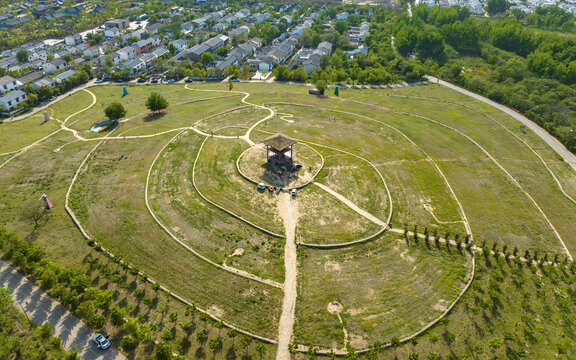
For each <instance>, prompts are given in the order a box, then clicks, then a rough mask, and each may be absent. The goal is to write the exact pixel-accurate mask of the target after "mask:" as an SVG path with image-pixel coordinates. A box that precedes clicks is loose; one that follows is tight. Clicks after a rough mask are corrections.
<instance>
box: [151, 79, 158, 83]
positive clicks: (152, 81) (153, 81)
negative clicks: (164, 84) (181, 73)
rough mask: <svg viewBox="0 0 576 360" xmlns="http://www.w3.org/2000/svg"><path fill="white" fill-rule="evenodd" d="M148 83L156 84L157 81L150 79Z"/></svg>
mask: <svg viewBox="0 0 576 360" xmlns="http://www.w3.org/2000/svg"><path fill="white" fill-rule="evenodd" d="M150 83H151V84H158V79H156V78H152V79H150Z"/></svg>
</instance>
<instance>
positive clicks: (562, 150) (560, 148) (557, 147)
mask: <svg viewBox="0 0 576 360" xmlns="http://www.w3.org/2000/svg"><path fill="white" fill-rule="evenodd" d="M427 78H428V80H430V81H431V82H434V83H436V82H437V83H439V84H440V85H444V86H446V87H449V88H451V89H453V90H456V91H458V92H461V93H462V94H466V95H468V96H470V97H473V98H474V99H477V100H480V101H482V102H484V103H486V104H488V105H491V106H493V107H495V108H497V109H498V110H501V111H503V112H505V113H506V114H508V115H510V116H512V117H513V118H514V119H516V120H518V121H520V122H521V123H522V124H524V125H526V126H527V127H528V128H529V129H530V130H532V131H534V132H535V133H536V135H538V136H539V137H540V138H541V139H542V140H544V142H546V143H547V144H548V145H550V147H552V149H554V151H556V152H557V153H558V155H560V156H561V157H562V158H563V159H564V161H566V162H567V163H568V164H570V166H572V168H573V169H574V171H576V155H574V154H573V153H571V152H570V150H568V149H566V147H565V146H564V145H563V144H562V143H561V142H560V141H558V139H556V138H555V137H554V136H552V135H550V133H548V132H547V131H546V130H544V129H543V128H541V127H540V126H539V125H538V124H536V123H535V122H534V121H532V120H530V119H528V118H527V117H526V116H524V115H522V114H520V113H518V112H516V111H514V110H512V109H510V108H509V107H506V106H504V105H502V104H499V103H497V102H495V101H492V100H490V99H488V98H486V97H484V96H482V95H478V94H476V93H473V92H471V91H468V90H466V89H463V88H461V87H459V86H456V85H453V84H450V83H449V82H446V81H444V80H438V79H437V78H435V77H433V76H427Z"/></svg>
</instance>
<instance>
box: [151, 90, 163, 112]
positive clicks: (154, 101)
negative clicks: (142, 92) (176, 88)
mask: <svg viewBox="0 0 576 360" xmlns="http://www.w3.org/2000/svg"><path fill="white" fill-rule="evenodd" d="M167 107H168V100H166V99H165V98H164V97H162V95H160V94H159V93H157V92H153V93H152V94H150V96H148V100H146V108H148V110H150V111H152V112H158V111H161V110H164V109H166V108H167Z"/></svg>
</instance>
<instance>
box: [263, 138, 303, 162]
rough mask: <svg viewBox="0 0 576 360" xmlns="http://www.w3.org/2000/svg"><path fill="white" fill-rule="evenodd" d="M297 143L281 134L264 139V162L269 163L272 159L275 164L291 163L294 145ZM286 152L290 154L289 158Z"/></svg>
mask: <svg viewBox="0 0 576 360" xmlns="http://www.w3.org/2000/svg"><path fill="white" fill-rule="evenodd" d="M297 142H298V141H297V140H294V139H292V138H290V137H288V136H286V135H284V134H281V133H277V134H275V135H272V136H270V137H268V138H266V139H264V141H263V143H264V145H266V160H267V161H268V162H270V161H272V160H273V159H274V160H275V161H277V162H284V161H288V162H289V163H292V162H293V160H294V145H295V144H296V143H297ZM288 152H290V156H287V153H288ZM270 153H272V154H270Z"/></svg>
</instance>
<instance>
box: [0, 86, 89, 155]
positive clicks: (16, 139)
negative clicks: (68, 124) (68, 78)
mask: <svg viewBox="0 0 576 360" xmlns="http://www.w3.org/2000/svg"><path fill="white" fill-rule="evenodd" d="M91 103H92V97H91V96H90V94H88V93H87V92H85V91H79V92H77V93H75V94H73V95H70V96H69V97H66V98H64V99H63V100H61V101H59V102H57V103H54V104H52V105H51V106H49V107H48V108H47V109H46V112H47V113H48V114H49V115H50V117H51V119H52V121H49V122H47V123H45V124H43V122H44V112H43V111H40V112H38V113H36V114H34V115H31V116H28V117H26V118H25V119H22V120H18V121H12V122H5V123H0V134H2V135H1V136H2V141H0V153H4V152H10V151H16V150H19V149H21V148H23V147H25V146H27V145H30V144H31V143H33V142H35V141H38V140H40V139H42V138H43V137H45V136H48V135H50V134H51V133H53V132H54V131H56V130H58V129H59V128H60V124H59V123H58V122H57V121H55V119H59V120H64V119H65V118H66V117H68V116H70V115H72V114H74V113H76V112H77V111H80V110H82V109H84V108H85V107H87V106H89V105H90V104H91ZM78 116H80V115H78ZM74 119H75V118H72V120H74ZM72 120H71V121H72Z"/></svg>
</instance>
